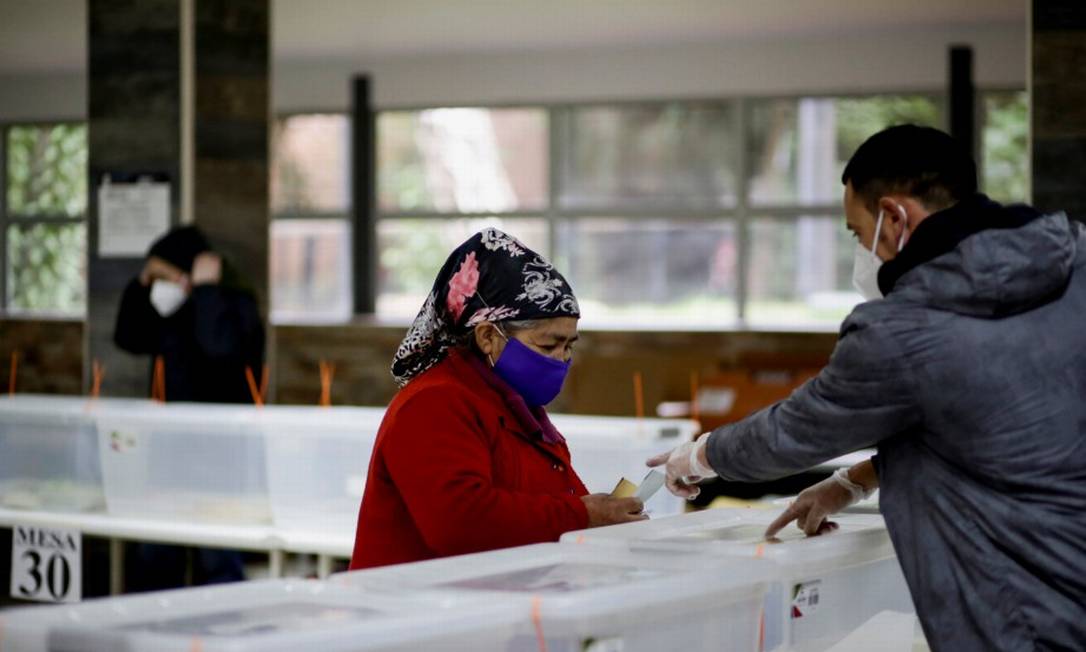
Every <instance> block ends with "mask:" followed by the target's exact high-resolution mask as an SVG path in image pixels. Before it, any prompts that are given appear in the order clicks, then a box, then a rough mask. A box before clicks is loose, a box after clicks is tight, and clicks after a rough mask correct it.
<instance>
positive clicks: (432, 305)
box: [351, 229, 646, 569]
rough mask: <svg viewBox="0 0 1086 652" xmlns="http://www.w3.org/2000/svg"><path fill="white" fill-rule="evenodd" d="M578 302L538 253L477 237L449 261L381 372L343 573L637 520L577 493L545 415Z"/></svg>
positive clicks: (633, 508) (636, 505)
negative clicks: (375, 423) (385, 400)
mask: <svg viewBox="0 0 1086 652" xmlns="http://www.w3.org/2000/svg"><path fill="white" fill-rule="evenodd" d="M579 317H580V312H579V308H578V306H577V300H576V299H575V298H574V296H573V292H572V290H571V288H570V287H569V284H568V283H567V282H566V280H565V279H564V278H562V276H561V275H560V274H559V273H558V272H557V271H556V270H555V269H554V267H553V266H551V264H550V263H548V262H547V261H546V260H544V259H543V258H542V257H541V256H539V255H538V254H536V253H535V252H533V251H531V250H530V249H528V248H527V247H525V246H524V245H523V244H521V243H520V242H519V241H517V240H516V239H514V238H512V237H511V236H509V235H507V234H505V233H502V232H501V231H497V230H495V229H487V230H485V231H483V232H481V233H478V234H476V235H475V236H473V237H472V238H471V239H469V240H468V241H467V242H465V243H464V244H463V245H461V246H460V247H459V248H457V249H456V251H454V252H453V253H452V255H450V256H449V259H448V260H447V261H446V262H445V265H444V266H443V267H442V269H441V271H440V272H439V273H438V277H437V280H436V281H435V283H434V288H433V291H432V292H431V293H430V295H429V297H428V298H427V300H426V303H425V304H424V305H423V308H422V311H421V312H420V313H419V316H418V317H417V318H416V319H415V323H414V325H413V326H412V327H411V329H410V330H409V331H408V333H407V337H406V338H405V339H404V341H403V343H402V344H401V345H400V348H399V350H398V351H397V353H396V358H395V361H394V362H393V366H392V373H393V376H394V377H395V378H396V380H397V382H399V383H400V385H401V387H402V389H401V390H400V392H399V393H398V394H397V395H396V397H395V398H394V399H393V400H392V403H391V404H390V405H389V407H388V411H387V413H386V414H385V419H384V422H383V423H382V424H381V429H380V431H379V432H378V434H377V442H376V444H375V445H374V449H373V457H372V461H371V462H370V470H369V477H368V479H367V481H366V492H365V495H364V496H363V497H362V507H361V509H360V510H359V515H358V530H357V534H356V537H355V547H354V555H353V557H352V559H351V568H352V569H359V568H371V567H375V566H384V565H386V564H397V563H404V562H411V561H419V560H423V559H433V558H436V557H446V556H449V555H460V554H467V553H472V552H480V551H484V550H493V549H496V548H507V547H511V546H520V545H527V544H531V543H540V542H545V541H557V540H558V538H559V537H560V536H561V535H562V534H563V533H565V532H569V531H571V530H578V529H583V528H586V527H593V526H597V525H610V524H614V523H624V522H628V521H634V520H641V519H644V518H646V517H645V516H644V515H643V514H642V513H641V509H642V505H641V502H640V501H638V500H637V499H635V498H612V497H610V496H607V495H605V494H596V495H588V492H587V491H586V489H585V487H584V484H582V483H581V480H580V478H579V477H577V473H576V472H575V471H574V470H573V467H572V466H571V464H570V455H569V449H568V448H567V447H566V442H565V439H563V437H562V435H561V434H559V433H558V431H557V430H555V428H554V426H553V425H552V424H551V422H550V420H549V419H548V418H547V412H546V410H545V409H544V407H543V406H545V405H546V404H548V403H550V402H551V401H552V400H553V399H554V398H555V397H556V396H557V395H558V392H559V391H560V390H561V388H562V382H563V381H564V379H565V376H566V373H567V371H568V370H569V365H570V362H571V359H572V354H573V344H574V342H576V340H577V320H578V318H579Z"/></svg>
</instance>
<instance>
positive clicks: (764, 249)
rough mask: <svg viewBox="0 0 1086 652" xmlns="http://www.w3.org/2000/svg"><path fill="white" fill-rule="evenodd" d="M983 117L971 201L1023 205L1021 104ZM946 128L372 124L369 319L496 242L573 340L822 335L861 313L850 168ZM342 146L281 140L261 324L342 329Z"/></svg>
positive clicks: (737, 108)
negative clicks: (979, 191) (543, 279)
mask: <svg viewBox="0 0 1086 652" xmlns="http://www.w3.org/2000/svg"><path fill="white" fill-rule="evenodd" d="M978 102H979V103H980V105H981V111H980V116H981V123H980V125H979V129H978V131H979V136H980V143H979V145H980V152H979V154H980V156H979V163H980V166H981V171H982V186H983V189H985V190H986V191H987V192H989V193H990V194H991V195H992V196H993V197H995V198H996V199H999V200H1001V201H1012V200H1017V201H1020V200H1023V199H1026V198H1027V195H1028V160H1027V156H1028V155H1027V149H1026V133H1027V127H1028V121H1027V118H1026V108H1027V104H1028V102H1027V101H1026V97H1025V94H1024V93H1022V92H1009V91H1008V92H1003V91H1000V92H984V93H981V94H980V95H979V96H978ZM943 114H944V106H943V101H942V98H941V96H940V95H938V94H934V93H932V94H924V93H914V94H882V95H868V96H836V97H835V96H826V97H817V96H812V97H789V98H760V99H734V100H730V99H729V100H716V101H706V100H700V101H675V102H633V103H611V104H573V105H552V106H527V107H457V108H431V109H421V110H387V111H382V112H380V113H379V114H378V118H377V158H376V164H377V167H376V174H377V178H376V184H377V222H376V223H377V227H376V234H375V236H376V242H377V251H378V252H379V253H378V256H379V259H378V261H377V274H378V277H377V279H376V281H377V289H378V298H377V299H378V300H377V310H378V314H379V315H381V316H383V317H386V318H392V319H401V320H408V319H410V318H412V317H413V316H414V315H415V313H416V312H417V311H418V309H419V308H420V306H421V305H422V302H423V300H424V298H425V297H426V294H427V293H428V292H429V290H430V286H431V283H432V282H433V278H434V276H435V275H436V273H437V270H438V268H439V267H440V266H441V264H442V263H443V262H444V260H445V257H446V256H447V255H448V253H449V252H450V251H451V250H452V249H453V248H454V247H455V246H456V245H458V244H459V243H460V242H462V241H463V240H464V239H466V238H467V237H468V236H470V235H471V234H472V233H474V232H476V231H478V230H479V229H480V228H483V227H485V226H497V227H499V228H502V229H505V230H507V231H509V232H511V233H513V234H514V235H516V236H517V237H519V238H520V239H522V240H523V241H524V242H525V243H526V244H528V245H529V246H531V247H532V248H534V249H536V250H538V251H540V252H541V253H543V254H544V255H547V256H549V257H550V258H551V259H552V260H553V261H554V262H555V263H556V264H557V265H558V266H559V268H560V269H561V270H562V271H563V272H564V273H565V274H566V275H567V276H568V277H569V280H570V282H571V283H572V284H573V286H574V289H575V290H576V292H577V294H578V297H579V298H580V300H581V304H582V309H583V313H584V322H585V323H586V324H587V325H613V326H620V327H628V328H679V329H687V328H698V327H708V328H721V327H724V328H727V327H743V326H750V327H756V328H796V329H801V330H805V329H832V328H836V327H837V326H838V325H839V323H840V321H841V319H842V318H843V317H844V316H845V315H846V314H847V313H848V312H849V310H851V309H852V307H853V306H854V305H855V304H856V302H857V301H858V300H859V296H858V295H857V294H856V293H855V292H854V291H853V289H852V287H851V271H852V269H851V266H852V252H853V247H854V244H853V242H852V240H851V239H850V238H849V236H848V233H847V232H846V230H845V228H844V219H843V215H842V209H841V198H842V194H843V190H842V186H841V182H840V177H841V171H842V169H843V168H844V165H845V162H846V161H847V160H848V157H849V156H850V155H851V154H852V152H853V151H854V150H855V149H856V148H857V147H858V146H859V145H860V143H862V142H863V140H864V139H866V138H867V137H868V136H870V135H871V134H873V133H875V132H877V131H879V130H880V129H882V128H884V127H886V126H889V125H892V124H900V123H904V122H912V123H917V124H924V125H932V126H940V125H942V124H943V122H944V115H943ZM347 128H348V127H347V124H346V117H345V116H342V115H338V116H337V115H304V116H288V117H286V118H284V119H283V120H281V121H280V123H279V124H278V127H277V138H276V142H277V152H278V153H277V155H276V168H275V178H274V179H273V191H274V194H273V207H274V208H275V215H276V221H275V223H274V228H273V233H274V234H275V238H276V240H275V246H274V247H273V254H274V257H273V270H274V276H273V284H274V285H273V305H274V306H275V307H276V309H277V312H278V313H279V314H281V315H284V316H286V317H287V318H292V319H294V318H296V319H304V320H312V319H313V317H314V315H318V316H320V315H324V316H326V317H327V318H330V319H334V318H340V317H343V316H345V315H347V314H349V312H350V306H349V302H350V278H349V269H350V251H349V248H348V245H347V243H348V242H349V240H350V238H349V235H350V232H349V229H350V223H349V222H348V221H347V220H346V219H345V216H346V214H347V205H348V203H347V195H348V188H347V186H348V185H349V184H348V182H347V178H346V176H345V175H346V170H347V167H348V166H347V163H346V158H347V153H346V143H347V140H348V134H347ZM291 136H293V137H294V138H295V139H296V141H293V142H295V147H297V148H298V149H297V151H293V150H290V149H289V148H287V146H286V144H288V143H290V142H292V141H291V140H290V137H291ZM307 152H308V153H307ZM320 157H324V158H320ZM337 161H338V162H337ZM310 166H313V167H310ZM317 177H320V178H319V179H318V178H317ZM322 193H323V194H322ZM288 244H289V245H290V246H291V247H293V249H292V250H291V253H290V255H289V256H288V255H287V254H286V253H283V252H285V251H286V248H287V245H288ZM322 270H323V271H322ZM337 271H338V272H339V273H338V274H337ZM288 305H289V306H290V310H280V308H284V307H286V306H288ZM326 306H335V308H334V309H328V310H325V309H324V307H326Z"/></svg>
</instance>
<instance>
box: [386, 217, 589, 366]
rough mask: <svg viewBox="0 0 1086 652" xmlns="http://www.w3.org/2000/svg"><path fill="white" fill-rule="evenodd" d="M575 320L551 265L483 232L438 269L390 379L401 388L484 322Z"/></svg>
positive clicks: (504, 237) (576, 310)
mask: <svg viewBox="0 0 1086 652" xmlns="http://www.w3.org/2000/svg"><path fill="white" fill-rule="evenodd" d="M580 316H581V309H580V307H579V306H578V305H577V299H576V298H575V297H574V296H573V289H572V288H571V287H570V286H569V283H567V282H566V279H565V278H563V277H562V275H561V274H559V273H558V272H557V270H555V269H554V266H553V265H551V264H550V263H549V262H547V261H546V260H545V259H544V258H543V257H542V256H540V255H539V254H537V253H535V252H534V251H532V250H531V249H529V248H527V247H525V246H524V245H523V244H522V243H521V242H520V241H519V240H517V239H516V238H514V237H513V236H511V235H508V234H506V233H503V232H501V231H499V230H497V229H486V230H484V231H480V232H479V233H476V234H475V235H473V236H472V237H471V238H469V239H468V241H467V242H465V243H464V244H462V245H460V246H459V247H457V248H456V251H454V252H452V254H451V255H449V258H448V260H446V261H445V264H444V265H443V266H442V267H441V271H440V272H438V275H437V279H436V280H435V281H434V288H433V289H432V290H431V291H430V295H429V296H428V297H427V298H426V303H424V304H423V306H422V310H421V311H420V312H419V314H418V317H415V322H414V324H412V325H411V329H410V330H408V331H407V336H406V337H405V338H404V340H403V342H401V343H400V348H399V349H398V350H397V351H396V357H395V358H394V359H393V361H392V376H393V378H395V379H396V382H397V383H399V384H400V385H401V386H403V385H406V384H407V383H408V382H410V381H411V379H412V378H414V377H415V376H417V375H419V374H421V373H422V372H424V371H426V370H427V369H429V368H430V367H432V366H434V365H435V364H437V363H438V362H441V360H443V359H444V358H445V356H446V355H447V353H448V350H449V348H450V347H452V346H455V345H456V344H457V343H458V342H460V341H461V340H462V338H463V336H464V335H465V334H467V333H468V331H470V330H471V329H472V328H474V327H475V326H476V325H478V324H480V323H482V322H484V321H489V322H500V321H506V320H509V319H516V320H522V319H548V318H551V317H580Z"/></svg>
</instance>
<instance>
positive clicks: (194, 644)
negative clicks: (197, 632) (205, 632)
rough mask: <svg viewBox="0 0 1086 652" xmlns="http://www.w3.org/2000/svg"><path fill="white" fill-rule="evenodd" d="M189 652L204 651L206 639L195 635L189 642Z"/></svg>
mask: <svg viewBox="0 0 1086 652" xmlns="http://www.w3.org/2000/svg"><path fill="white" fill-rule="evenodd" d="M189 652H204V641H203V640H202V639H201V638H200V637H199V636H193V637H192V641H191V642H189Z"/></svg>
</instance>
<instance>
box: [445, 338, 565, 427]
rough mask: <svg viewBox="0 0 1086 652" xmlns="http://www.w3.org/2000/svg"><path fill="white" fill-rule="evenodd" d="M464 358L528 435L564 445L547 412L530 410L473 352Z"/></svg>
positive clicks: (535, 409) (513, 390) (538, 409)
mask: <svg viewBox="0 0 1086 652" xmlns="http://www.w3.org/2000/svg"><path fill="white" fill-rule="evenodd" d="M464 358H465V359H466V360H467V361H468V364H470V365H471V367H472V369H474V370H475V371H476V372H478V374H479V375H480V376H482V378H483V380H484V381H485V382H486V384H487V385H489V386H490V387H491V388H492V389H493V390H494V391H496V392H498V394H499V395H500V396H501V398H502V401H504V402H505V404H506V405H507V406H508V407H509V409H510V410H512V412H513V416H515V417H516V418H517V421H519V422H520V426H521V428H523V429H524V432H525V433H526V434H529V435H536V436H539V437H542V439H543V441H545V442H547V443H548V444H564V443H565V441H566V439H565V437H563V436H562V434H561V433H560V432H558V430H557V429H556V428H555V427H554V424H552V423H551V420H550V418H549V417H548V416H547V411H546V410H545V409H543V407H542V406H540V407H535V408H530V407H528V404H527V403H525V402H524V398H523V397H522V396H521V395H520V394H519V393H518V392H517V390H515V389H513V388H512V387H510V386H509V383H507V382H505V381H504V380H502V378H501V376H499V375H498V374H497V373H495V372H494V370H493V369H492V368H491V367H490V365H488V364H486V363H485V362H483V361H482V359H481V358H480V357H479V356H478V355H476V353H475V352H474V351H464Z"/></svg>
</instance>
